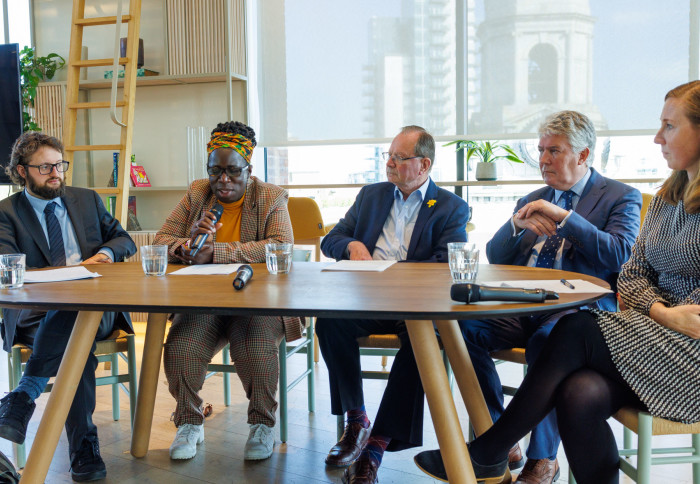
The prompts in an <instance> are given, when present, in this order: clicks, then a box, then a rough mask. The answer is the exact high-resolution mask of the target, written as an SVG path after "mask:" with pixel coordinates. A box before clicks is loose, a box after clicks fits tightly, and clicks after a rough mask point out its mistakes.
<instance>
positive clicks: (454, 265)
mask: <svg viewBox="0 0 700 484" xmlns="http://www.w3.org/2000/svg"><path fill="white" fill-rule="evenodd" d="M447 254H448V257H449V263H450V273H451V274H452V282H454V283H455V284H473V283H474V281H476V275H477V274H478V272H479V250H478V249H477V248H476V245H475V244H472V243H469V242H450V243H448V244H447Z"/></svg>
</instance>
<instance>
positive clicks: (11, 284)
mask: <svg viewBox="0 0 700 484" xmlns="http://www.w3.org/2000/svg"><path fill="white" fill-rule="evenodd" d="M26 258H27V256H26V255H24V254H2V255H0V289H17V288H18V287H22V286H23V285H24V269H25V267H26V260H27V259H26Z"/></svg>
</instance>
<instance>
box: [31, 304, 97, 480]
mask: <svg viewBox="0 0 700 484" xmlns="http://www.w3.org/2000/svg"><path fill="white" fill-rule="evenodd" d="M102 314H103V313H102V311H80V312H79V313H78V317H77V318H76V320H75V325H74V326H73V331H72V332H71V335H70V339H69V340H68V345H67V346H66V351H65V353H64V354H63V359H62V360H61V366H59V368H58V374H57V375H56V380H55V381H54V386H53V389H52V390H51V393H50V394H49V401H48V402H47V403H46V408H45V409H44V414H43V415H42V417H41V422H40V423H39V429H38V430H37V432H36V437H34V444H32V450H31V452H30V453H29V458H28V459H27V465H26V466H25V468H24V472H23V473H22V480H21V481H20V482H29V483H35V482H36V483H41V482H44V480H45V479H46V473H47V472H48V471H49V465H50V464H51V459H53V455H54V453H55V452H56V446H57V445H58V439H59V438H60V437H61V430H62V429H63V427H64V425H65V424H66V418H67V417H68V411H69V410H70V406H71V404H72V403H73V398H74V397H75V390H76V389H77V387H78V383H79V382H80V377H81V375H82V374H83V369H84V368H85V363H86V362H87V359H88V355H89V354H90V349H91V348H92V343H93V342H94V341H95V335H96V334H97V328H98V327H99V325H100V320H101V319H102ZM66 355H68V358H66Z"/></svg>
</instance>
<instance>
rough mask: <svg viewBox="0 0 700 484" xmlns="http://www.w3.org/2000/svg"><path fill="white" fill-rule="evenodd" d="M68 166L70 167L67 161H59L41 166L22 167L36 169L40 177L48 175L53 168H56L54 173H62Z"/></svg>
mask: <svg viewBox="0 0 700 484" xmlns="http://www.w3.org/2000/svg"><path fill="white" fill-rule="evenodd" d="M68 165H70V162H69V161H59V162H58V163H44V164H43V165H24V166H31V167H32V168H36V169H37V170H39V173H40V174H42V175H49V174H50V173H51V172H52V171H53V169H54V168H56V171H57V172H59V173H63V172H64V171H66V170H67V169H68Z"/></svg>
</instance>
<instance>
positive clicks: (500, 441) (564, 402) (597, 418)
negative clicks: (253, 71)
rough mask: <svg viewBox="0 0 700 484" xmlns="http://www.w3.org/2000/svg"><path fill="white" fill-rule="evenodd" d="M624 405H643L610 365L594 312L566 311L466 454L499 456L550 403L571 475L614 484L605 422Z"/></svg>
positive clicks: (613, 456) (485, 458) (614, 459)
mask: <svg viewBox="0 0 700 484" xmlns="http://www.w3.org/2000/svg"><path fill="white" fill-rule="evenodd" d="M626 405H636V406H640V407H642V408H644V405H643V404H642V403H641V402H640V400H639V398H638V397H637V396H636V395H635V394H634V392H633V391H632V389H631V388H630V387H629V385H627V383H625V381H624V380H623V379H622V376H620V373H619V372H618V371H617V369H616V368H615V365H614V364H613V362H612V358H611V356H610V351H609V350H608V346H607V345H606V344H605V340H604V339H603V335H602V333H601V331H600V327H599V326H598V324H597V322H596V320H595V317H594V316H593V315H592V314H591V313H589V312H586V311H581V312H578V313H574V314H570V315H567V316H565V317H564V318H562V319H561V320H560V321H559V323H557V325H556V326H555V327H554V330H553V331H552V333H551V334H550V335H549V338H548V339H547V343H546V345H545V347H544V349H543V350H542V353H540V356H539V358H538V359H537V361H535V363H534V364H533V365H532V366H531V368H530V369H529V370H528V373H527V376H526V377H525V379H524V380H523V382H522V384H521V385H520V389H519V390H518V392H517V393H516V394H515V396H514V397H513V400H512V401H511V402H510V404H509V405H508V407H507V408H506V410H505V412H504V413H503V415H501V417H500V418H499V419H498V421H497V422H496V423H495V424H494V425H493V427H491V428H490V429H489V430H487V431H486V432H484V434H482V435H481V436H479V438H477V439H476V440H475V441H474V442H472V444H471V445H470V449H471V453H472V455H473V456H474V460H475V461H477V462H479V463H481V464H492V463H495V462H498V461H502V460H503V459H505V457H506V456H507V455H508V449H510V447H511V446H512V445H513V444H515V442H517V441H518V440H520V439H521V438H522V437H524V436H525V434H527V432H529V431H530V429H532V428H533V427H534V426H535V425H536V424H537V423H538V422H539V421H540V420H542V418H543V417H544V416H545V415H547V413H549V411H550V410H552V409H553V408H555V409H556V412H557V423H558V425H559V433H560V435H561V439H562V442H563V443H564V450H565V451H566V457H567V459H568V460H569V465H570V467H571V469H572V471H573V473H574V476H575V477H576V480H577V481H578V482H579V483H580V484H586V483H615V482H618V480H619V473H618V469H619V456H618V451H617V444H616V443H615V438H614V436H613V434H612V431H611V429H610V427H609V426H608V424H607V422H606V421H607V419H608V418H609V417H610V416H611V415H612V414H614V413H615V412H616V411H617V410H619V409H620V408H621V407H623V406H626Z"/></svg>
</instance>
